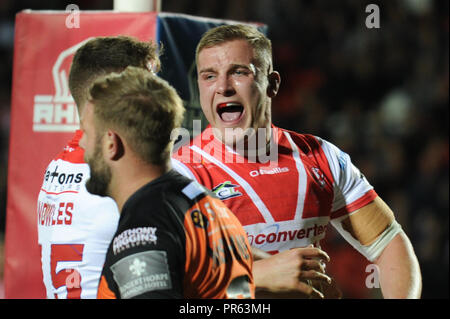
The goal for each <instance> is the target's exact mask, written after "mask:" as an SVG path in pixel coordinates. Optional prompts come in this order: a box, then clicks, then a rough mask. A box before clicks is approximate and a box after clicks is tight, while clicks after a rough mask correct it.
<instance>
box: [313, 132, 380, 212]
mask: <svg viewBox="0 0 450 319" xmlns="http://www.w3.org/2000/svg"><path fill="white" fill-rule="evenodd" d="M316 138H317V137H316ZM317 139H318V140H319V142H321V145H322V150H323V151H324V153H325V156H326V158H327V160H328V163H329V167H330V170H331V173H332V175H333V179H334V184H333V193H334V199H333V203H332V209H331V219H335V218H338V217H342V216H345V215H347V214H349V213H351V212H353V211H355V210H357V209H359V208H361V207H364V206H365V205H367V204H369V203H370V202H372V201H373V200H374V199H375V198H376V197H377V194H376V192H375V191H374V189H373V186H372V185H370V184H369V182H368V181H367V179H366V177H365V176H364V175H363V174H362V173H361V172H360V170H359V169H358V168H357V167H356V166H355V165H354V164H353V163H352V161H351V159H350V156H349V155H348V154H347V153H345V152H343V151H342V150H340V149H339V148H338V147H336V146H335V145H333V144H332V143H330V142H327V141H325V140H322V139H320V138H317Z"/></svg>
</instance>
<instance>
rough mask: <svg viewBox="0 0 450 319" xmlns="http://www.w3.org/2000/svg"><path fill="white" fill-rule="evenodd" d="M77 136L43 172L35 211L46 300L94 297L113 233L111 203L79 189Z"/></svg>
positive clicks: (85, 173)
mask: <svg viewBox="0 0 450 319" xmlns="http://www.w3.org/2000/svg"><path fill="white" fill-rule="evenodd" d="M80 137H81V133H80V132H77V133H76V135H75V137H74V139H73V140H72V141H71V142H70V143H69V144H68V145H67V146H66V147H65V149H64V151H63V152H62V153H60V154H59V155H58V156H57V157H56V158H55V159H54V160H52V161H51V163H50V164H49V166H48V167H47V169H46V172H45V175H44V181H43V184H42V188H41V190H40V192H39V198H38V205H37V206H38V207H37V223H38V241H39V245H40V249H41V262H42V272H43V280H44V284H45V287H46V290H47V298H96V295H97V288H98V282H99V279H100V274H101V270H102V267H103V263H104V259H105V255H106V250H107V248H108V245H109V243H110V241H111V238H112V236H113V234H114V232H115V230H116V227H117V222H118V219H119V213H118V210H117V206H116V204H115V202H114V201H113V200H112V199H110V198H106V197H100V196H95V195H91V194H89V193H88V192H87V190H86V188H85V183H86V180H87V179H88V178H89V175H90V172H89V166H88V165H87V164H86V163H84V161H83V150H82V149H81V148H79V147H78V140H79V138H80Z"/></svg>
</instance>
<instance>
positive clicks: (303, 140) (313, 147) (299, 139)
mask: <svg viewBox="0 0 450 319" xmlns="http://www.w3.org/2000/svg"><path fill="white" fill-rule="evenodd" d="M280 130H281V134H283V135H284V137H286V138H287V139H291V140H292V142H293V143H295V145H297V147H299V148H300V149H301V150H302V152H303V153H305V154H308V153H310V152H317V151H319V150H320V149H321V148H322V146H323V144H324V140H323V139H322V138H320V137H318V136H316V135H312V134H306V133H298V132H295V131H291V130H287V129H280ZM280 140H281V141H283V140H284V139H283V138H281V139H280ZM285 143H286V142H285Z"/></svg>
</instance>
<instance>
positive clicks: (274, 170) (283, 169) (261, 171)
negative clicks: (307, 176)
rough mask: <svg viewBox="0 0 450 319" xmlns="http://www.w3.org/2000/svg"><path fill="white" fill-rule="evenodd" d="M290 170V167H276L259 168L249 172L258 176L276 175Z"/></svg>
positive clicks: (252, 175) (253, 175)
mask: <svg viewBox="0 0 450 319" xmlns="http://www.w3.org/2000/svg"><path fill="white" fill-rule="evenodd" d="M287 172H289V168H288V167H275V168H270V169H264V168H259V169H258V170H253V171H251V172H250V173H249V174H250V176H251V177H257V176H260V175H274V174H281V173H287Z"/></svg>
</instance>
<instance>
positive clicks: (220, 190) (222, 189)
mask: <svg viewBox="0 0 450 319" xmlns="http://www.w3.org/2000/svg"><path fill="white" fill-rule="evenodd" d="M238 187H240V186H239V185H235V184H232V183H231V182H230V181H226V182H223V183H221V184H219V185H217V186H216V187H214V188H213V189H212V192H213V193H214V194H216V196H217V197H219V198H220V199H221V200H226V199H230V198H233V197H238V196H242V193H241V192H239V191H237V190H236V188H238Z"/></svg>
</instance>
